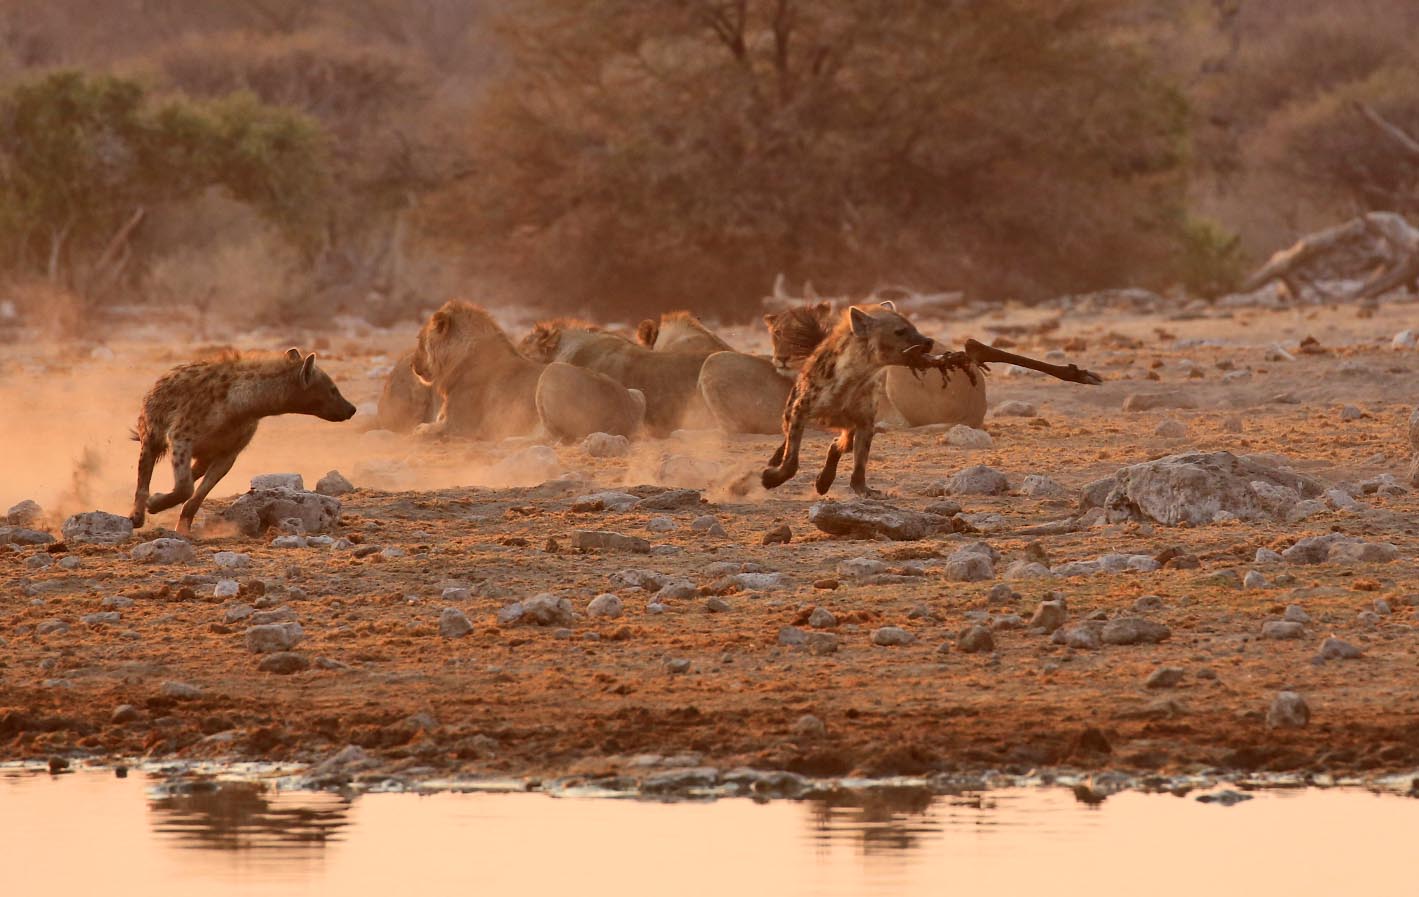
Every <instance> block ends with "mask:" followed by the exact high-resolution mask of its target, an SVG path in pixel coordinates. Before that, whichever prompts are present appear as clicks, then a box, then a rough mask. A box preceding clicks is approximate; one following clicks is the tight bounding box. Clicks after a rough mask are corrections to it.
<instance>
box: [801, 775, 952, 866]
mask: <svg viewBox="0 0 1419 897" xmlns="http://www.w3.org/2000/svg"><path fill="white" fill-rule="evenodd" d="M937 800H938V798H937V797H936V796H935V795H933V794H932V793H931V792H930V791H929V790H927V789H925V788H910V787H903V788H872V789H869V790H866V791H856V790H853V791H850V790H847V789H835V790H833V791H829V792H819V793H818V794H815V795H814V796H813V797H812V798H810V799H809V800H808V820H807V821H808V825H809V827H810V829H811V830H812V837H813V840H814V841H816V842H818V843H819V845H820V846H822V847H827V846H829V845H831V844H833V843H837V842H841V841H844V840H847V839H850V840H853V841H855V842H856V843H857V844H858V846H859V847H860V848H861V850H862V851H863V853H865V854H869V855H870V854H877V853H891V852H893V851H904V850H911V849H913V848H915V847H918V846H920V843H921V838H922V836H924V835H932V834H935V833H938V832H940V831H941V823H940V821H939V820H938V819H936V818H935V814H933V813H932V812H931V808H932V805H933V804H934V803H935V802H936V801H937Z"/></svg>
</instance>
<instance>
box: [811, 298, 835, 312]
mask: <svg viewBox="0 0 1419 897" xmlns="http://www.w3.org/2000/svg"><path fill="white" fill-rule="evenodd" d="M813 307H814V308H816V309H817V310H818V313H819V314H827V313H828V312H830V311H832V310H833V303H831V302H827V301H823V302H819V303H818V304H817V305H815V306H813Z"/></svg>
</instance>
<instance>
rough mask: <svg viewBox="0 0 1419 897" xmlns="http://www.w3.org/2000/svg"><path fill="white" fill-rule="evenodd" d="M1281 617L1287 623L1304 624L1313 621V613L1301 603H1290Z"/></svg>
mask: <svg viewBox="0 0 1419 897" xmlns="http://www.w3.org/2000/svg"><path fill="white" fill-rule="evenodd" d="M1281 619H1282V621H1283V622H1286V623H1300V624H1301V625H1303V626H1304V625H1305V624H1307V623H1309V622H1310V621H1311V615H1310V614H1308V613H1306V609H1305V608H1303V607H1301V605H1299V604H1288V605H1287V606H1286V612H1285V613H1283V614H1282V615H1281Z"/></svg>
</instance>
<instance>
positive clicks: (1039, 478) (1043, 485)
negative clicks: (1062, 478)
mask: <svg viewBox="0 0 1419 897" xmlns="http://www.w3.org/2000/svg"><path fill="white" fill-rule="evenodd" d="M1020 494H1021V495H1024V496H1027V497H1029V498H1067V497H1068V496H1069V490H1068V489H1065V488H1064V487H1063V486H1061V485H1060V484H1059V483H1057V482H1056V481H1055V480H1053V479H1052V478H1050V477H1047V476H1045V475H1044V474H1039V473H1032V474H1029V475H1028V476H1026V477H1025V478H1024V479H1023V480H1021V481H1020Z"/></svg>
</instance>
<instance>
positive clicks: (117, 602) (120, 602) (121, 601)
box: [99, 595, 133, 608]
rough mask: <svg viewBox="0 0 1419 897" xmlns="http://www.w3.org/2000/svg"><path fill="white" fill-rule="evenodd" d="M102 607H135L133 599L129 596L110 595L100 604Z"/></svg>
mask: <svg viewBox="0 0 1419 897" xmlns="http://www.w3.org/2000/svg"><path fill="white" fill-rule="evenodd" d="M99 604H100V606H102V607H117V608H125V607H132V606H133V599H132V598H129V597H128V596H127V595H109V596H107V597H105V598H104V599H103V600H102V601H100V602H99Z"/></svg>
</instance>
